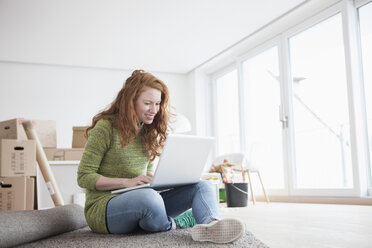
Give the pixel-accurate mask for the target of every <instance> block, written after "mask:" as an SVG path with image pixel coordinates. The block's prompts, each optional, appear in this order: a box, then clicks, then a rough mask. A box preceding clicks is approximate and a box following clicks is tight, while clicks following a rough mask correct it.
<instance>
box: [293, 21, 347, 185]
mask: <svg viewBox="0 0 372 248" xmlns="http://www.w3.org/2000/svg"><path fill="white" fill-rule="evenodd" d="M289 42H290V62H291V68H292V70H291V71H292V77H293V112H294V124H295V127H294V131H295V155H296V163H295V172H296V182H295V186H296V187H297V188H345V187H352V185H353V182H352V167H351V149H350V135H349V133H350V132H349V129H350V126H349V114H348V99H347V84H346V71H345V55H344V45H343V34H342V19H341V14H337V15H335V16H333V17H331V18H328V19H327V20H325V21H322V22H321V23H319V24H317V25H315V26H313V27H311V28H309V29H307V30H305V31H303V32H301V33H300V34H297V35H295V36H294V37H292V38H290V40H289Z"/></svg>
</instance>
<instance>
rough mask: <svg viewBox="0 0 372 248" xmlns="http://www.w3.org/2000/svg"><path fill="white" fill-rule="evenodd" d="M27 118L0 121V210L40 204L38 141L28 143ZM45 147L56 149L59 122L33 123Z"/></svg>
mask: <svg viewBox="0 0 372 248" xmlns="http://www.w3.org/2000/svg"><path fill="white" fill-rule="evenodd" d="M24 121H25V120H24V119H12V120H7V121H2V122H0V182H1V183H0V184H1V185H0V211H15V210H31V209H35V208H37V205H36V203H37V202H36V201H35V198H36V187H35V185H36V142H35V141H34V140H28V139H27V136H26V133H25V131H24V129H23V126H22V123H23V122H24ZM32 123H33V126H34V128H35V130H36V132H37V134H38V136H39V139H40V142H41V144H42V145H43V146H44V147H56V143H57V142H56V139H57V138H56V137H57V136H56V122H55V121H36V120H34V121H32Z"/></svg>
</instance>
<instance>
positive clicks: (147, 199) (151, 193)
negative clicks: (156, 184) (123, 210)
mask: <svg viewBox="0 0 372 248" xmlns="http://www.w3.org/2000/svg"><path fill="white" fill-rule="evenodd" d="M138 202H139V204H140V205H141V206H144V207H146V208H148V209H157V208H159V207H162V206H164V202H163V198H162V197H161V196H160V194H159V193H158V192H156V191H155V190H153V189H149V188H146V189H141V190H139V192H138Z"/></svg>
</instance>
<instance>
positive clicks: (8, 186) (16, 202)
mask: <svg viewBox="0 0 372 248" xmlns="http://www.w3.org/2000/svg"><path fill="white" fill-rule="evenodd" d="M0 181H1V185H0V211H18V210H32V209H34V202H35V195H34V192H35V178H30V177H1V178H0Z"/></svg>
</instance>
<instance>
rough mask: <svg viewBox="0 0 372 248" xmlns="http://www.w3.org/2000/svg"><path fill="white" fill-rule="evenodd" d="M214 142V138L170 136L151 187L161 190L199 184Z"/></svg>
mask: <svg viewBox="0 0 372 248" xmlns="http://www.w3.org/2000/svg"><path fill="white" fill-rule="evenodd" d="M214 140H215V139H214V138H213V137H202V136H194V135H181V134H171V135H169V136H168V137H167V140H166V144H165V145H164V149H163V151H162V153H161V156H160V159H159V163H158V166H157V168H156V171H155V174H154V178H153V179H152V182H151V186H152V187H154V188H161V187H166V186H177V185H185V184H190V183H196V182H198V181H199V180H200V177H201V175H202V173H203V170H204V167H205V165H206V162H207V160H208V156H209V153H210V151H211V149H212V146H213V144H214Z"/></svg>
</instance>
